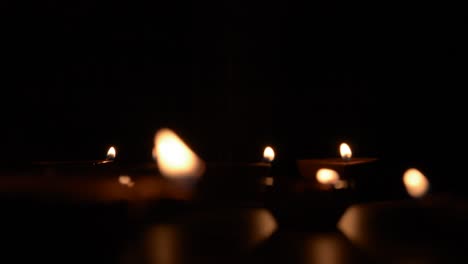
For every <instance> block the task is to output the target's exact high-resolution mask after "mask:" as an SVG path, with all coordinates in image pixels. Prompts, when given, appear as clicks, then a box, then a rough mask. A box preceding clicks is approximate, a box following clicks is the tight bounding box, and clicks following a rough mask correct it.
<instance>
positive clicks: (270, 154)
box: [263, 146, 275, 162]
mask: <svg viewBox="0 0 468 264" xmlns="http://www.w3.org/2000/svg"><path fill="white" fill-rule="evenodd" d="M263 158H264V159H265V160H266V161H268V162H272V161H273V160H274V159H275V151H274V150H273V148H272V147H270V146H268V147H266V148H265V150H264V151H263Z"/></svg>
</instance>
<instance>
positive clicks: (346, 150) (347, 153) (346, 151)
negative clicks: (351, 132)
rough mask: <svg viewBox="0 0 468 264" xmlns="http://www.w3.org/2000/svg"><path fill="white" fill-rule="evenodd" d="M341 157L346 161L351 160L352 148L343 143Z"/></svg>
mask: <svg viewBox="0 0 468 264" xmlns="http://www.w3.org/2000/svg"><path fill="white" fill-rule="evenodd" d="M340 155H341V158H342V159H344V160H349V159H351V157H352V155H353V153H352V152H351V148H350V147H349V145H348V144H346V143H341V145H340Z"/></svg>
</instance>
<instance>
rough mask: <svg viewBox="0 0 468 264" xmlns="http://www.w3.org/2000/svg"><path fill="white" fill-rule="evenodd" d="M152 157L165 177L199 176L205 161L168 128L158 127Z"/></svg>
mask: <svg viewBox="0 0 468 264" xmlns="http://www.w3.org/2000/svg"><path fill="white" fill-rule="evenodd" d="M153 158H154V159H156V162H157V165H158V168H159V171H160V172H161V174H162V175H163V176H165V177H169V178H185V177H200V176H201V175H202V174H203V173H204V171H205V162H204V161H203V160H201V159H200V158H199V157H198V156H197V155H196V154H195V153H194V152H193V151H192V150H191V149H190V148H189V147H188V146H187V145H186V144H185V143H184V141H183V140H182V139H181V138H180V137H179V136H178V135H177V134H176V133H174V132H173V131H172V130H170V129H168V128H163V129H160V130H159V131H158V132H157V133H156V135H155V137H154V148H153Z"/></svg>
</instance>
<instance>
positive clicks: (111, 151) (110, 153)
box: [106, 147, 117, 160]
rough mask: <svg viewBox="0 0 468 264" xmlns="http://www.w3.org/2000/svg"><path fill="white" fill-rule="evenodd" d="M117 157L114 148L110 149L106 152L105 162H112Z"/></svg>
mask: <svg viewBox="0 0 468 264" xmlns="http://www.w3.org/2000/svg"><path fill="white" fill-rule="evenodd" d="M116 156H117V151H116V150H115V148H114V147H110V148H109V150H108V151H107V158H106V159H107V160H113V159H115V157H116Z"/></svg>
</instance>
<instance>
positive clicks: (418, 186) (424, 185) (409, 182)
mask: <svg viewBox="0 0 468 264" xmlns="http://www.w3.org/2000/svg"><path fill="white" fill-rule="evenodd" d="M403 183H404V185H405V188H406V191H407V192H408V194H409V195H410V196H411V197H413V198H419V197H422V196H424V195H425V194H426V193H427V191H428V190H429V180H428V179H427V178H426V176H424V174H422V173H421V172H420V171H419V170H417V169H415V168H410V169H408V170H406V171H405V173H404V174H403Z"/></svg>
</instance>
